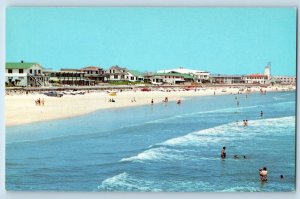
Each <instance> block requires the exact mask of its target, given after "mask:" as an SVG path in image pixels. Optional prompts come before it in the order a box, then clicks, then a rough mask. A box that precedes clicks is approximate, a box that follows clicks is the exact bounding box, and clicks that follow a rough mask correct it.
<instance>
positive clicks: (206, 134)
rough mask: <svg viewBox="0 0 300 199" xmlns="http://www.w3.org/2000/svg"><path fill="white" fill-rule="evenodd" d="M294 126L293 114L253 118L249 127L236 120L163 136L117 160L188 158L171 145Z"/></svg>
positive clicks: (282, 131)
mask: <svg viewBox="0 0 300 199" xmlns="http://www.w3.org/2000/svg"><path fill="white" fill-rule="evenodd" d="M294 126H295V117H294V116H290V117H282V118H269V119H260V120H253V121H249V126H248V127H243V126H242V123H239V124H237V123H236V122H232V123H228V124H224V125H220V126H216V127H213V128H208V129H204V130H200V131H195V132H192V133H189V134H186V135H184V136H180V137H176V138H172V139H169V140H166V141H165V142H162V143H158V144H155V145H153V146H155V147H154V148H153V147H152V146H151V147H150V149H148V150H146V151H143V152H141V153H139V154H138V155H136V156H132V157H129V158H123V159H121V160H120V161H122V162H124V161H137V162H143V161H149V160H151V161H154V160H159V161H168V160H183V159H185V158H189V156H188V155H187V154H186V153H184V152H183V151H179V150H176V149H174V147H178V146H206V145H208V144H212V143H222V142H226V141H234V140H239V139H252V138H253V137H256V136H257V135H261V134H262V133H263V134H264V135H268V134H272V135H274V134H280V135H285V134H291V133H294V132H293V131H290V130H286V129H287V128H290V127H294ZM271 127H272V128H271ZM270 129H272V130H270ZM170 147H171V148H170ZM172 147H173V148H172ZM198 158H201V157H198ZM204 158H205V157H204Z"/></svg>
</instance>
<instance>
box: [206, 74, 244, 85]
mask: <svg viewBox="0 0 300 199" xmlns="http://www.w3.org/2000/svg"><path fill="white" fill-rule="evenodd" d="M210 82H211V83H215V84H242V83H245V82H244V80H243V79H242V76H241V75H221V74H213V75H211V77H210Z"/></svg>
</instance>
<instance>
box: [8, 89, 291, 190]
mask: <svg viewBox="0 0 300 199" xmlns="http://www.w3.org/2000/svg"><path fill="white" fill-rule="evenodd" d="M162 100H163V99H162ZM237 101H239V106H237ZM295 102H296V96H295V92H294V91H290V92H269V93H267V94H266V95H261V94H259V93H251V94H248V95H247V96H246V95H245V94H240V95H222V96H203V97H192V98H187V99H185V100H183V103H182V104H180V105H177V104H176V103H175V102H168V103H160V104H154V105H150V104H149V105H144V106H136V107H129V108H119V109H107V110H100V111H96V112H93V113H91V114H88V115H83V116H79V117H74V118H67V119H60V120H53V121H47V122H39V123H33V124H27V125H20V126H12V127H7V128H6V189H7V190H14V191H15V190H25V191H41V190H47V191H48V190H49V191H95V192H98V191H99V192H108V191H109V192H110V191H118V192H127V191H129V192H290V191H295V186H296V185H295V182H296V178H295V177H296V175H295V170H296V167H295V150H296V148H295V147H296V145H295V142H296V140H295V138H296V132H295V122H296V117H295V115H296V112H295V107H296V104H295ZM75 108H76V107H75ZM62 111H63V110H62ZM261 111H263V116H262V117H261V115H260V112H261ZM246 119H247V120H248V121H249V122H248V126H247V127H244V126H243V123H242V121H243V120H246ZM223 146H226V154H227V157H226V159H223V160H222V159H221V158H220V151H221V149H222V147H223ZM234 155H238V156H239V157H241V158H238V159H235V158H234ZM243 156H245V157H246V158H244V157H243ZM261 167H267V169H268V182H266V183H261V182H260V180H259V174H258V170H259V169H260V168H261ZM280 175H283V176H284V178H283V179H281V178H280Z"/></svg>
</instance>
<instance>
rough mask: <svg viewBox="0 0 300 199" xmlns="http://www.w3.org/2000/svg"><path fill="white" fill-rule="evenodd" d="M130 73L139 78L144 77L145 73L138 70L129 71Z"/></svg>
mask: <svg viewBox="0 0 300 199" xmlns="http://www.w3.org/2000/svg"><path fill="white" fill-rule="evenodd" d="M128 72H130V73H131V74H133V75H134V76H137V77H142V76H144V75H143V73H141V72H139V71H137V70H129V71H128Z"/></svg>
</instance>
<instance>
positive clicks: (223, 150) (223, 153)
mask: <svg viewBox="0 0 300 199" xmlns="http://www.w3.org/2000/svg"><path fill="white" fill-rule="evenodd" d="M225 150H226V147H225V146H223V148H222V150H221V158H222V159H225V158H226V151H225Z"/></svg>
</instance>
